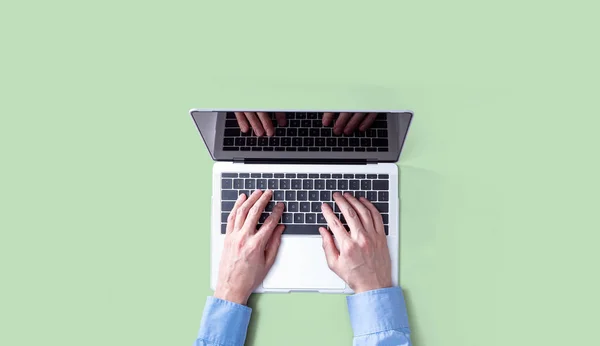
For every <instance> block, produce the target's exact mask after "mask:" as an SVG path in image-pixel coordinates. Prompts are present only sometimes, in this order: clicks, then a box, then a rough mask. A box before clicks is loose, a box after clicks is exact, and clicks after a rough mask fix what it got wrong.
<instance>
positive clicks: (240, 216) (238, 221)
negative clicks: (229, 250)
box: [235, 190, 263, 230]
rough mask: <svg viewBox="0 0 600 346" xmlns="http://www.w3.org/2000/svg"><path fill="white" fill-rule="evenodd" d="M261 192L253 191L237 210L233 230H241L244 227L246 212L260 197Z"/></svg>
mask: <svg viewBox="0 0 600 346" xmlns="http://www.w3.org/2000/svg"><path fill="white" fill-rule="evenodd" d="M262 194H263V193H262V191H260V190H256V191H254V192H253V193H252V194H251V195H250V197H248V199H246V201H245V202H244V203H243V204H242V205H241V206H240V207H239V208H238V210H237V212H236V213H235V229H236V230H241V229H242V227H244V222H245V221H246V216H247V215H248V211H249V210H250V208H252V206H253V205H254V203H256V201H258V199H259V198H260V196H262Z"/></svg>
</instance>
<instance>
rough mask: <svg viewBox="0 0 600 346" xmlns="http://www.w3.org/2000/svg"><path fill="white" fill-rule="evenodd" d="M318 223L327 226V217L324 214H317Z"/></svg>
mask: <svg viewBox="0 0 600 346" xmlns="http://www.w3.org/2000/svg"><path fill="white" fill-rule="evenodd" d="M319 211H320V210H319ZM317 223H320V224H327V219H325V216H324V215H323V213H319V214H317Z"/></svg>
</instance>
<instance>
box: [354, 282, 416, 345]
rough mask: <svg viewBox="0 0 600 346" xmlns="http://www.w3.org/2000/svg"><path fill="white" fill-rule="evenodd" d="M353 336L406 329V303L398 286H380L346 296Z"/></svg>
mask: <svg viewBox="0 0 600 346" xmlns="http://www.w3.org/2000/svg"><path fill="white" fill-rule="evenodd" d="M346 300H347V302H348V311H349V312H350V323H351V324H352V330H353V331H354V336H355V337H357V336H361V335H366V334H372V333H379V332H383V331H387V330H400V329H403V328H407V329H408V315H407V313H406V303H405V302H404V295H403V294H402V289H401V288H400V287H390V288H382V289H378V290H373V291H367V292H363V293H358V294H355V295H352V296H348V297H346Z"/></svg>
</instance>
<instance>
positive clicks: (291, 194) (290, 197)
mask: <svg viewBox="0 0 600 346" xmlns="http://www.w3.org/2000/svg"><path fill="white" fill-rule="evenodd" d="M285 200H286V201H295V200H296V191H292V190H288V191H286V192H285Z"/></svg>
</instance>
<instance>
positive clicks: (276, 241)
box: [265, 225, 285, 269]
mask: <svg viewBox="0 0 600 346" xmlns="http://www.w3.org/2000/svg"><path fill="white" fill-rule="evenodd" d="M284 230H285V226H284V225H279V226H277V227H276V228H275V231H273V234H271V238H270V239H269V241H268V242H267V246H266V247H265V263H266V265H267V269H271V267H272V266H273V263H275V258H277V252H279V245H281V234H282V233H283V231H284Z"/></svg>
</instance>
